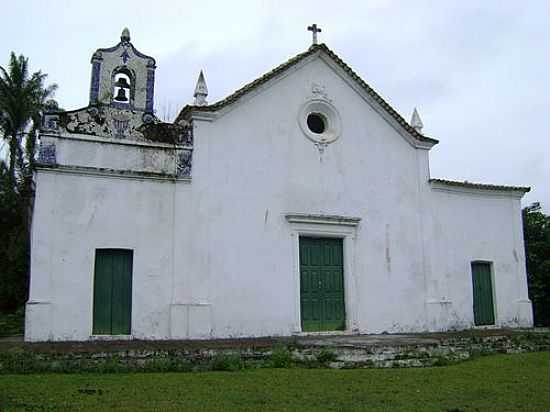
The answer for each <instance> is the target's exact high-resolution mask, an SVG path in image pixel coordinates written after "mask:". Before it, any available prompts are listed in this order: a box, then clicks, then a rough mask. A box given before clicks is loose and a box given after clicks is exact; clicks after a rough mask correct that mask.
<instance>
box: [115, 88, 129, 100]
mask: <svg viewBox="0 0 550 412" xmlns="http://www.w3.org/2000/svg"><path fill="white" fill-rule="evenodd" d="M115 100H116V101H117V102H127V101H128V98H127V97H126V89H123V88H120V89H118V93H117V95H116V97H115Z"/></svg>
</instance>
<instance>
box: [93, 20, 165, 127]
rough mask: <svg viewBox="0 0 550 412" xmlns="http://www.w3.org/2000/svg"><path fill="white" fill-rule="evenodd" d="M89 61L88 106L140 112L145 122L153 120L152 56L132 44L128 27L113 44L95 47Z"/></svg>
mask: <svg viewBox="0 0 550 412" xmlns="http://www.w3.org/2000/svg"><path fill="white" fill-rule="evenodd" d="M91 63H92V79H91V85H90V106H95V107H98V106H110V107H113V108H117V109H123V110H129V111H132V112H141V113H143V121H144V122H145V123H149V122H151V121H152V120H153V118H154V114H153V113H154V107H153V100H154V88H155V69H156V64H155V59H154V58H152V57H150V56H146V55H145V54H142V53H140V52H139V51H138V50H137V49H136V48H135V47H134V45H133V44H132V43H131V42H130V31H129V30H128V29H127V28H125V29H124V30H123V31H122V34H121V36H120V42H119V43H118V44H117V45H116V46H113V47H110V48H106V49H97V50H96V52H95V53H94V54H93V56H92V61H91Z"/></svg>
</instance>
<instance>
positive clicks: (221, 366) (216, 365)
mask: <svg viewBox="0 0 550 412" xmlns="http://www.w3.org/2000/svg"><path fill="white" fill-rule="evenodd" d="M243 368H244V363H243V361H242V359H241V357H240V356H239V355H217V356H216V357H215V358H214V359H212V362H211V363H210V369H211V370H213V371H227V372H235V371H238V370H241V369H243Z"/></svg>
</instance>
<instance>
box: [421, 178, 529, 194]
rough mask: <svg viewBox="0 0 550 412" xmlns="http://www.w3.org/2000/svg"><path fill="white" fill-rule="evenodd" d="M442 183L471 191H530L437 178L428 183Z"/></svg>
mask: <svg viewBox="0 0 550 412" xmlns="http://www.w3.org/2000/svg"><path fill="white" fill-rule="evenodd" d="M431 182H435V183H442V184H446V185H449V186H460V187H468V188H472V189H486V190H509V191H521V192H529V191H531V188H530V187H529V186H508V185H495V184H490V183H477V182H469V181H467V180H463V181H460V180H447V179H437V178H430V183H431Z"/></svg>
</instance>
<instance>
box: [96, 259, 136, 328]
mask: <svg viewBox="0 0 550 412" xmlns="http://www.w3.org/2000/svg"><path fill="white" fill-rule="evenodd" d="M132 260H133V251H132V250H125V249H97V250H96V254H95V275H94V321H93V334H94V335H129V334H130V329H131V321H132Z"/></svg>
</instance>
